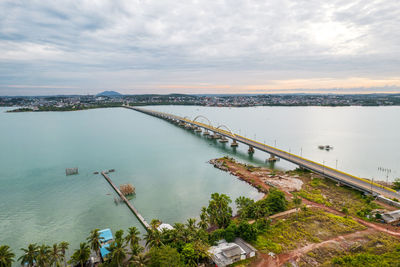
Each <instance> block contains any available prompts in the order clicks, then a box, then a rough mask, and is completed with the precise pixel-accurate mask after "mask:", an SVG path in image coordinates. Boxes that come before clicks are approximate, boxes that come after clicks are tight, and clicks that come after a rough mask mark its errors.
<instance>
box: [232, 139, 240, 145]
mask: <svg viewBox="0 0 400 267" xmlns="http://www.w3.org/2000/svg"><path fill="white" fill-rule="evenodd" d="M238 146H239V144H238V143H237V142H236V140H235V139H233V141H232V143H231V147H238Z"/></svg>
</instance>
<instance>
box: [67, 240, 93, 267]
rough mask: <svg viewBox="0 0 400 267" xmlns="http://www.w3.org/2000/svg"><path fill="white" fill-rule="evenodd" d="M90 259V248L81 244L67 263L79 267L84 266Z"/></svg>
mask: <svg viewBox="0 0 400 267" xmlns="http://www.w3.org/2000/svg"><path fill="white" fill-rule="evenodd" d="M89 257H90V247H89V245H88V244H86V243H81V244H80V245H79V249H77V250H75V252H74V254H72V257H71V260H70V261H69V262H70V263H72V264H79V265H80V266H81V267H83V266H85V263H86V262H87V261H88V260H89Z"/></svg>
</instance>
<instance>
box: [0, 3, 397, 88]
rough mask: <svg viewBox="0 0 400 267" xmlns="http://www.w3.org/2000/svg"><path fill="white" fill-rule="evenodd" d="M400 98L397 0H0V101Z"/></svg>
mask: <svg viewBox="0 0 400 267" xmlns="http://www.w3.org/2000/svg"><path fill="white" fill-rule="evenodd" d="M104 90H115V91H118V92H120V93H125V94H143V93H160V94H168V93H188V94H190V93H196V94H205V93H216V94H221V93H244V94H249V93H252V94H254V93H259V94H268V93H373V92H385V93H395V92H400V1H398V0H378V1H375V0H368V1H366V0H329V1H326V0H320V1H318V0H268V1H265V0H226V1H222V0H201V1H200V0H198V1H194V0H184V1H181V0H151V1H150V0H110V1H100V0H80V1H78V0H77V1H66V0H65V1H61V0H26V1H23V0H0V95H54V94H95V93H98V92H101V91H104Z"/></svg>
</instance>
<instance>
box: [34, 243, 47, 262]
mask: <svg viewBox="0 0 400 267" xmlns="http://www.w3.org/2000/svg"><path fill="white" fill-rule="evenodd" d="M49 248H50V247H49V246H47V245H45V244H43V245H41V246H40V247H39V250H38V254H37V257H36V262H37V264H38V265H39V266H48V265H49V263H50V257H49V256H50V250H49Z"/></svg>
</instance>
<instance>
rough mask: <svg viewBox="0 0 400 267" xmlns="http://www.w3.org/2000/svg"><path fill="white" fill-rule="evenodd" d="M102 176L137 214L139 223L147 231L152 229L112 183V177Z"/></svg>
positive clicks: (102, 173) (104, 174) (103, 173)
mask: <svg viewBox="0 0 400 267" xmlns="http://www.w3.org/2000/svg"><path fill="white" fill-rule="evenodd" d="M101 175H103V177H104V178H105V179H106V180H107V182H108V183H109V184H110V185H111V187H112V188H113V189H114V190H115V192H117V194H118V195H119V197H120V198H121V199H122V200H123V201H124V202H125V204H126V205H127V206H128V208H129V209H130V210H131V211H132V212H133V214H135V216H136V218H138V220H139V222H140V223H141V224H142V225H143V226H144V228H146V230H147V231H149V230H150V229H151V227H150V224H149V223H148V222H147V221H146V220H145V219H144V218H143V216H142V215H141V214H140V213H139V211H138V210H137V209H136V208H135V207H134V206H133V205H132V203H130V202H129V200H128V199H127V198H126V197H125V196H124V195H123V194H122V192H121V191H120V190H119V188H118V187H116V186H115V184H114V183H113V182H112V181H111V179H110V177H108V175H107V174H106V173H105V172H101Z"/></svg>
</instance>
